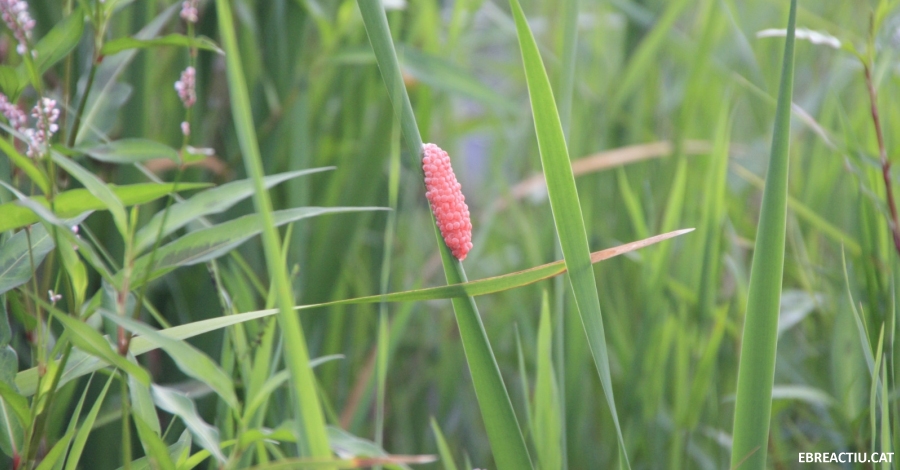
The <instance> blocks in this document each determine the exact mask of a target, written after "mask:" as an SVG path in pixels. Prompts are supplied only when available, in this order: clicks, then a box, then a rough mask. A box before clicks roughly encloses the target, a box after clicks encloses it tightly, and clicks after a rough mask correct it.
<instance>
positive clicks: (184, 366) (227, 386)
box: [99, 309, 240, 410]
mask: <svg viewBox="0 0 900 470" xmlns="http://www.w3.org/2000/svg"><path fill="white" fill-rule="evenodd" d="M99 312H100V314H101V315H103V317H104V318H106V319H107V320H110V321H112V322H113V323H115V324H117V325H119V326H121V327H123V328H125V329H126V330H128V331H130V332H132V333H135V334H138V335H140V336H141V337H142V338H144V339H146V340H148V341H150V342H151V343H153V344H154V345H155V346H156V347H158V348H160V349H162V350H163V351H165V352H166V354H168V355H169V357H171V358H172V360H173V361H175V365H177V366H178V368H179V369H181V371H182V372H184V373H185V375H187V376H188V377H193V378H195V379H197V380H199V381H201V382H203V383H205V384H206V385H209V387H210V388H212V389H213V391H214V392H216V393H217V394H218V395H219V396H220V397H222V399H223V400H225V402H226V403H228V405H229V406H230V407H232V408H234V409H235V410H238V409H240V404H239V403H238V399H237V395H235V393H234V387H233V386H232V384H231V377H229V376H228V374H226V373H225V371H223V370H222V369H221V368H220V367H219V365H218V364H216V362H215V361H213V360H212V359H210V357H209V356H207V355H206V354H204V353H202V352H200V350H198V349H196V348H194V347H193V346H191V345H190V344H189V343H188V342H186V341H180V340H177V339H172V338H170V337H168V336H166V335H163V334H160V333H159V332H158V331H157V330H156V329H154V328H152V327H150V326H148V325H146V324H144V323H141V322H139V321H137V320H132V319H131V318H129V317H123V316H121V315H117V314H115V313H112V312H108V311H106V310H103V309H100V310H99Z"/></svg>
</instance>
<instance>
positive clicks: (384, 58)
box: [357, 0, 532, 469]
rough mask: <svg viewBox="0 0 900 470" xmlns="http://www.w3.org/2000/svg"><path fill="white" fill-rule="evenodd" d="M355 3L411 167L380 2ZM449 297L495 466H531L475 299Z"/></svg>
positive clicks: (446, 262)
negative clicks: (396, 117)
mask: <svg viewBox="0 0 900 470" xmlns="http://www.w3.org/2000/svg"><path fill="white" fill-rule="evenodd" d="M357 4H358V5H359V9H360V12H361V13H362V17H363V22H364V23H365V27H366V33H367V34H368V36H369V42H370V43H371V44H372V49H373V50H374V52H375V59H376V60H377V62H378V68H379V69H380V70H381V75H382V78H383V79H384V83H385V86H386V87H387V91H388V95H389V96H390V98H391V102H392V103H393V105H394V112H395V114H396V115H397V116H398V118H399V119H400V129H401V132H402V134H403V137H404V140H405V142H406V145H407V150H408V151H409V157H410V158H412V159H413V162H414V168H415V167H418V168H421V163H420V162H419V156H420V154H421V152H422V136H421V135H420V134H419V128H418V124H417V123H416V118H415V115H414V114H413V111H412V105H411V104H410V101H409V95H408V94H407V92H406V87H405V86H404V84H403V77H402V74H401V72H400V63H399V62H398V60H397V52H396V50H394V43H393V41H392V39H391V34H390V30H389V28H388V23H387V17H386V16H385V13H384V9H383V6H382V4H381V2H380V1H378V0H358V1H357ZM423 181H424V180H423ZM432 217H433V216H432ZM434 233H435V237H436V239H437V241H438V249H439V250H440V253H441V261H442V263H443V266H444V275H445V277H446V278H447V282H448V283H449V284H458V283H462V282H466V273H465V271H464V270H463V267H462V263H460V262H459V261H458V260H457V259H456V258H454V257H453V255H452V254H451V253H450V250H449V248H447V245H446V244H444V242H443V239H442V238H441V236H440V232H439V231H438V228H437V225H435V226H434ZM451 302H452V304H453V311H454V313H455V314H456V321H457V324H458V325H459V333H460V337H461V339H462V342H463V349H464V351H465V354H466V360H467V361H468V364H469V371H470V372H471V373H472V382H473V384H474V386H475V395H476V397H477V399H478V406H479V408H480V409H481V415H482V418H483V419H484V424H485V428H486V429H487V434H488V439H489V440H490V443H491V448H492V451H493V454H494V459H495V461H496V464H497V467H498V468H501V469H528V468H532V464H531V457H530V456H529V455H528V448H527V446H526V445H525V439H524V438H523V437H522V431H521V429H520V428H519V423H518V421H517V419H516V415H515V412H514V411H513V408H512V403H511V402H510V400H509V394H508V392H507V390H506V385H505V384H504V383H503V377H502V376H501V375H500V368H499V367H498V366H497V360H496V359H495V358H494V352H493V350H492V349H491V344H490V341H489V340H488V337H487V332H486V331H485V329H484V324H482V322H481V316H480V315H479V314H478V307H477V306H476V305H475V300H474V299H473V298H472V297H455V298H453V300H452V301H451Z"/></svg>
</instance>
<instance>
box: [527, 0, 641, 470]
mask: <svg viewBox="0 0 900 470" xmlns="http://www.w3.org/2000/svg"><path fill="white" fill-rule="evenodd" d="M510 6H511V7H512V11H513V16H514V17H515V21H516V31H517V32H518V36H519V46H520V48H521V49H522V62H523V63H524V66H525V78H526V80H527V83H528V96H529V97H530V99H531V109H532V114H533V115H534V128H535V132H536V134H537V140H538V147H539V148H540V154H541V165H542V166H543V168H544V176H545V178H546V180H547V193H548V195H549V196H550V207H551V209H552V212H553V221H554V223H555V224H556V232H557V234H558V235H559V244H560V247H561V248H562V252H563V258H564V259H565V262H566V266H567V267H568V269H569V282H570V283H571V285H572V291H573V293H574V297H575V305H576V307H577V308H578V313H579V315H580V316H581V322H582V325H583V326H584V331H585V334H586V335H587V340H588V345H589V347H590V350H591V354H592V355H593V358H594V364H595V365H596V367H597V372H598V373H599V374H600V383H601V384H602V386H603V391H604V395H605V396H606V402H607V405H608V406H609V411H610V414H611V415H612V419H613V423H614V424H615V427H616V436H617V438H618V441H619V446H620V448H621V452H622V457H623V459H624V461H625V465H626V467H628V468H630V463H629V461H628V454H627V450H626V448H625V440H624V438H623V437H622V429H621V426H620V425H619V416H618V413H616V403H615V399H614V397H613V388H612V377H611V375H610V371H609V357H608V353H607V347H606V336H605V332H604V330H603V318H602V316H601V313H600V298H599V297H598V295H597V285H596V280H595V279H594V271H593V268H592V267H591V256H590V249H589V248H588V240H587V232H586V230H585V226H584V218H583V217H582V214H581V203H580V202H579V201H578V192H577V190H576V189H575V176H574V175H573V173H572V165H571V162H570V160H569V151H568V148H567V147H566V139H565V135H564V134H563V129H562V124H561V123H560V120H559V114H558V113H557V109H556V101H555V100H554V98H553V91H552V89H551V88H550V80H549V78H548V77H547V71H546V70H545V69H544V64H543V63H542V62H541V55H540V52H539V51H538V47H537V42H535V40H534V36H533V35H532V34H531V29H530V28H529V26H528V20H527V19H526V18H525V13H524V12H523V11H522V7H521V5H519V2H518V1H517V0H510Z"/></svg>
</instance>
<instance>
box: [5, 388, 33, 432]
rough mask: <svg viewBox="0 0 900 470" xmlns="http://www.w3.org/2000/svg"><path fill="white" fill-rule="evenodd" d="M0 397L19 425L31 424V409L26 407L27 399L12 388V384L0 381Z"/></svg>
mask: <svg viewBox="0 0 900 470" xmlns="http://www.w3.org/2000/svg"><path fill="white" fill-rule="evenodd" d="M0 398H2V399H3V402H4V404H5V405H6V409H7V410H11V411H12V412H13V416H14V417H15V418H17V419H18V424H19V425H21V426H25V425H29V424H31V410H30V409H29V408H28V399H27V398H25V397H24V396H23V395H21V394H19V392H17V391H15V389H13V387H12V385H10V384H8V383H6V382H0Z"/></svg>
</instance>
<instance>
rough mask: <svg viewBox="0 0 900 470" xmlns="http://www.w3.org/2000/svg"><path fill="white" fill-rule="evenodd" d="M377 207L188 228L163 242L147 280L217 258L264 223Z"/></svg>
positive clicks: (300, 210) (293, 212)
mask: <svg viewBox="0 0 900 470" xmlns="http://www.w3.org/2000/svg"><path fill="white" fill-rule="evenodd" d="M379 209H382V208H379V207H297V208H294V209H285V210H282V211H275V212H273V213H272V214H271V216H270V218H269V220H268V221H266V220H265V218H264V217H262V214H250V215H245V216H243V217H238V218H237V219H234V220H229V221H228V222H223V223H221V224H218V225H214V226H212V227H209V228H205V229H202V230H197V231H195V232H191V233H189V234H187V235H185V236H183V237H181V238H179V239H177V240H175V241H173V242H171V243H168V244H166V245H163V246H162V247H160V248H159V250H157V251H156V255H155V259H154V264H153V273H151V275H150V276H149V277H148V278H149V279H150V280H152V279H156V278H157V277H159V276H161V275H162V274H165V273H167V272H169V271H171V270H172V269H175V268H177V267H180V266H190V265H194V264H197V263H204V262H206V261H209V260H211V259H215V258H218V257H219V256H222V255H224V254H226V253H228V252H229V251H231V250H232V249H234V248H236V247H237V246H238V245H240V244H241V243H244V242H245V241H247V240H249V239H250V238H251V237H253V236H255V235H258V234H260V233H263V232H264V231H265V228H264V226H263V224H269V226H271V227H273V228H275V227H280V226H282V225H284V224H287V223H291V222H295V221H297V220H301V219H306V218H310V217H316V216H319V215H324V214H336V213H342V212H356V211H364V210H379ZM150 258H151V255H150V254H147V255H144V256H142V257H140V258H138V259H137V260H135V262H134V266H133V268H132V269H133V270H134V272H144V271H145V270H146V269H147V264H148V263H149V262H150ZM143 282H144V280H143V279H141V280H138V279H135V280H134V281H133V282H132V288H136V287H138V286H140V285H142V284H143Z"/></svg>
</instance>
